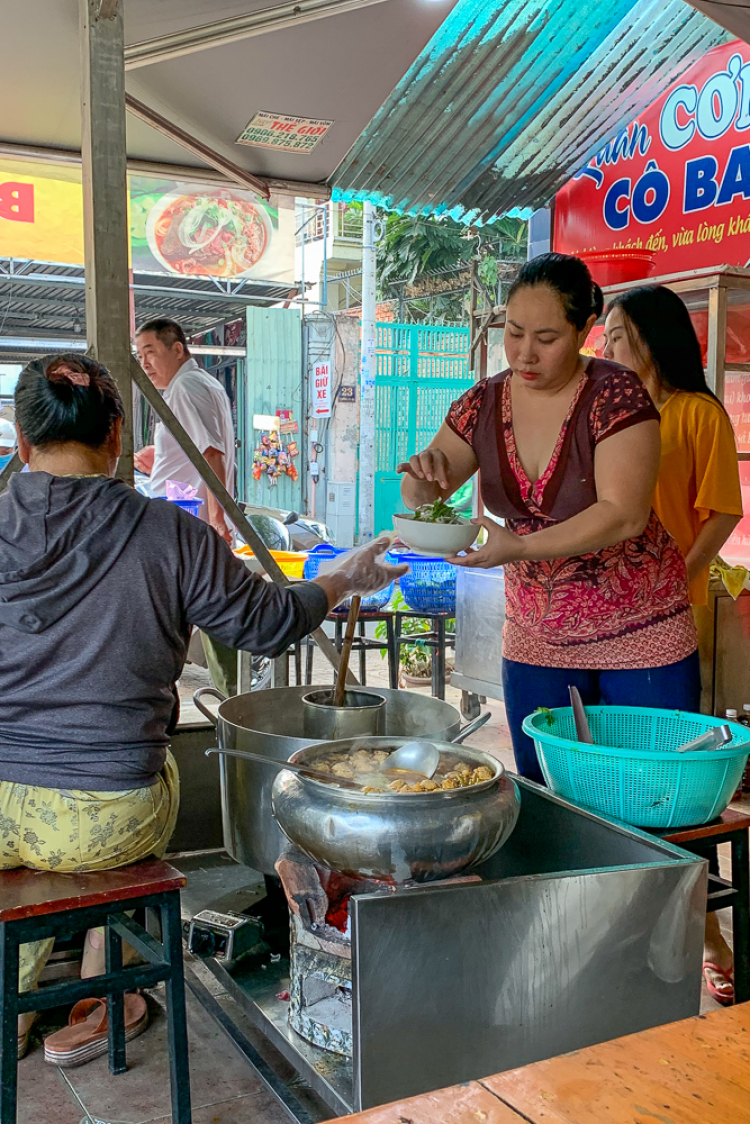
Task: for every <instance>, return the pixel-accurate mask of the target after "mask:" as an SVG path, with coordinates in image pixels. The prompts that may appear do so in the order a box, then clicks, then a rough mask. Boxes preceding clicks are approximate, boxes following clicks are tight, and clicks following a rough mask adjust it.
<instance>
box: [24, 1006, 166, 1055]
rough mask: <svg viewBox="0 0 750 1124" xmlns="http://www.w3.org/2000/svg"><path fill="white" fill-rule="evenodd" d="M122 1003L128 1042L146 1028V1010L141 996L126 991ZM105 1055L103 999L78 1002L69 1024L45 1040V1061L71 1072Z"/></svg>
mask: <svg viewBox="0 0 750 1124" xmlns="http://www.w3.org/2000/svg"><path fill="white" fill-rule="evenodd" d="M124 1000H125V1041H126V1042H130V1040H131V1039H132V1038H137V1037H138V1035H139V1034H142V1033H143V1031H144V1030H145V1029H146V1027H147V1026H148V1007H147V1006H146V1000H145V999H144V998H143V996H142V995H137V994H136V993H135V992H132V991H128V992H126V993H125V995H124ZM106 1052H107V1003H106V1000H104V999H81V1000H80V1002H79V1003H76V1005H75V1007H74V1008H73V1010H72V1011H71V1012H70V1017H69V1019H68V1025H67V1026H64V1027H63V1028H62V1030H56V1031H55V1032H54V1034H49V1035H47V1037H46V1038H45V1040H44V1060H45V1061H46V1062H50V1064H51V1065H58V1066H61V1067H63V1068H67V1069H72V1068H73V1067H74V1066H78V1065H85V1063H86V1062H90V1061H92V1059H93V1058H98V1057H99V1056H100V1055H101V1054H106Z"/></svg>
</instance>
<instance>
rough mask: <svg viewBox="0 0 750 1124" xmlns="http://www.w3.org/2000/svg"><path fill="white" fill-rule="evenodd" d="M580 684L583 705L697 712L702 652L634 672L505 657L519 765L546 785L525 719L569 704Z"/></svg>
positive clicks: (510, 721) (505, 685)
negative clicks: (570, 691) (540, 664)
mask: <svg viewBox="0 0 750 1124" xmlns="http://www.w3.org/2000/svg"><path fill="white" fill-rule="evenodd" d="M569 686H571V687H577V688H578V690H579V691H580V692H581V698H582V699H583V703H584V706H599V705H604V706H645V707H648V708H650V709H651V708H654V709H659V708H662V709H668V710H671V709H673V708H674V709H675V710H687V711H691V712H692V713H697V712H698V711H699V709H700V701H701V676H700V661H699V658H698V653H697V652H693V654H692V655H691V656H688V657H687V658H686V659H684V660H679V662H678V663H671V664H667V666H666V667H649V668H636V669H634V670H632V671H581V670H573V669H569V668H562V667H536V666H535V665H534V664H528V663H516V662H515V660H505V659H504V660H503V690H504V692H505V710H506V713H507V716H508V725H509V726H510V736H511V739H512V741H513V756H514V757H515V759H516V768H517V770H518V772H519V773H520V775H521V776H522V777H527V778H528V779H529V780H531V781H537V782H538V783H539V784H544V778H543V776H542V770H541V769H540V768H539V762H538V760H537V756H536V750H535V749H534V743H533V741H532V740H531V738H530V737H529V736H528V735H527V734H524V732H523V730H522V728H521V725H522V723H523V720H524V718H528V716H529V715H530V714H533V713H534V711H535V710H536V709H537V708H538V707H540V706H547V707H549V708H550V709H552V708H553V707H557V706H570V696H569V694H568V687H569Z"/></svg>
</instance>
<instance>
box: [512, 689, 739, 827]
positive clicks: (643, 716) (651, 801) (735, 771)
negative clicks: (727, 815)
mask: <svg viewBox="0 0 750 1124" xmlns="http://www.w3.org/2000/svg"><path fill="white" fill-rule="evenodd" d="M586 715H587V717H588V720H589V725H590V726H591V733H592V736H593V738H594V743H595V744H594V745H585V744H583V743H582V742H578V741H576V740H575V736H576V734H575V722H574V720H573V711H572V709H571V708H570V707H560V708H558V709H556V710H542V711H536V712H535V713H534V714H531V715H529V717H528V718H526V719H524V723H523V730H524V733H526V734H528V735H529V737H530V738H533V739H534V745H535V746H536V752H537V756H538V758H539V764H540V765H541V767H542V772H543V774H544V779H545V780H546V782H547V784H548V785H549V787H550V789H551V790H552V792H554V793H556V794H557V795H558V796H563V797H565V799H566V800H571V801H573V802H574V803H575V804H582V805H584V806H585V807H587V808H594V809H595V810H596V811H597V812H602V813H603V814H604V815H605V816H611V817H612V818H613V819H618V820H622V821H623V822H624V823H628V824H632V825H633V826H634V827H646V828H661V829H663V828H677V827H697V826H699V825H700V824H704V823H709V822H710V821H711V820H713V819H716V817H717V816H720V815H721V814H722V812H723V811H724V810H725V809H726V807H727V805H728V804H729V801H730V800H731V799H732V796H733V795H734V793H735V792H736V791H737V786H738V785H739V783H740V780H741V779H742V774H743V771H744V769H745V765H746V764H747V759H748V753H750V729H748V728H747V727H746V726H740V725H739V724H738V723H729V725H730V726H731V729H732V734H733V738H732V741H731V742H730V743H729V745H727V746H726V747H725V748H724V749H712V750H701V751H699V752H697V753H674V752H671V751H672V750H675V749H677V748H678V747H679V746H681V745H684V744H685V743H686V742H689V741H692V740H693V738H697V737H699V736H700V735H701V734H705V733H706V732H707V731H708V730H710V729H712V728H713V727H715V726H721V725H723V724H724V722H725V721H726V720H725V719H723V718H712V717H710V716H709V715H706V714H687V713H685V712H684V711H679V710H647V709H645V708H640V707H630V706H587V707H586Z"/></svg>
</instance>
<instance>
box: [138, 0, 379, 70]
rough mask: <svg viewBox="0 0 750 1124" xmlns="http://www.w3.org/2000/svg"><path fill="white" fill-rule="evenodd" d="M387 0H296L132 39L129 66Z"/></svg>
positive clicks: (336, 14) (352, 10)
mask: <svg viewBox="0 0 750 1124" xmlns="http://www.w3.org/2000/svg"><path fill="white" fill-rule="evenodd" d="M386 2H387V0H292V2H291V3H286V4H274V5H273V6H272V7H269V8H262V9H260V11H257V12H250V13H249V14H248V15H245V16H232V17H230V18H229V19H224V20H216V21H214V22H213V23H207V24H202V25H201V26H200V27H191V28H188V29H187V30H186V31H175V32H172V34H170V35H160V36H159V37H158V38H156V39H147V40H144V41H143V42H141V43H132V44H131V45H130V46H128V47H126V48H125V67H126V69H127V70H135V69H136V68H137V67H141V66H151V65H152V64H153V63H157V62H165V61H166V60H167V59H176V58H181V57H182V56H183V55H190V54H193V53H194V52H195V51H205V50H207V49H208V48H209V47H222V46H224V44H226V43H236V42H237V41H238V40H239V39H251V38H252V37H253V36H255V35H267V34H268V33H269V32H271V31H283V30H284V29H285V28H288V27H298V26H300V25H301V24H304V23H311V22H312V21H313V20H319V19H325V18H326V17H328V16H339V15H343V14H344V13H345V12H356V11H359V9H360V8H370V7H372V6H373V4H383V3H386Z"/></svg>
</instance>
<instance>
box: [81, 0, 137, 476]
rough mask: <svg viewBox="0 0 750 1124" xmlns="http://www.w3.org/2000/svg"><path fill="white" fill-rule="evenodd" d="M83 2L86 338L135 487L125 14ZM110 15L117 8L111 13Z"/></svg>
mask: <svg viewBox="0 0 750 1124" xmlns="http://www.w3.org/2000/svg"><path fill="white" fill-rule="evenodd" d="M101 7H102V5H101V0H79V3H78V11H79V21H80V31H81V125H82V130H81V131H82V143H81V156H82V179H83V248H84V259H85V267H86V272H85V278H86V284H85V293H86V331H87V336H88V341H89V345H90V350H91V353H92V355H93V356H94V358H95V359H96V360H97V361H98V362H99V363H103V364H104V366H105V367H107V368H108V369H109V371H110V372H111V374H112V376H113V378H114V380H115V382H116V383H117V386H118V389H119V391H120V395H121V396H122V401H123V405H124V409H125V419H124V424H123V432H122V454H121V456H120V461H119V464H118V468H117V474H118V476H119V477H120V478H121V479H123V480H125V481H127V482H129V483H131V484H132V482H133V395H132V392H131V382H130V293H129V288H128V267H129V262H128V250H129V231H128V185H127V168H126V161H125V61H124V54H123V52H124V44H125V40H124V34H123V19H122V10H120V9H118V10H116V11H115V12H114V14H112V15H110V16H108V17H106V18H104V17H101V18H100V10H101ZM110 7H111V6H110Z"/></svg>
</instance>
